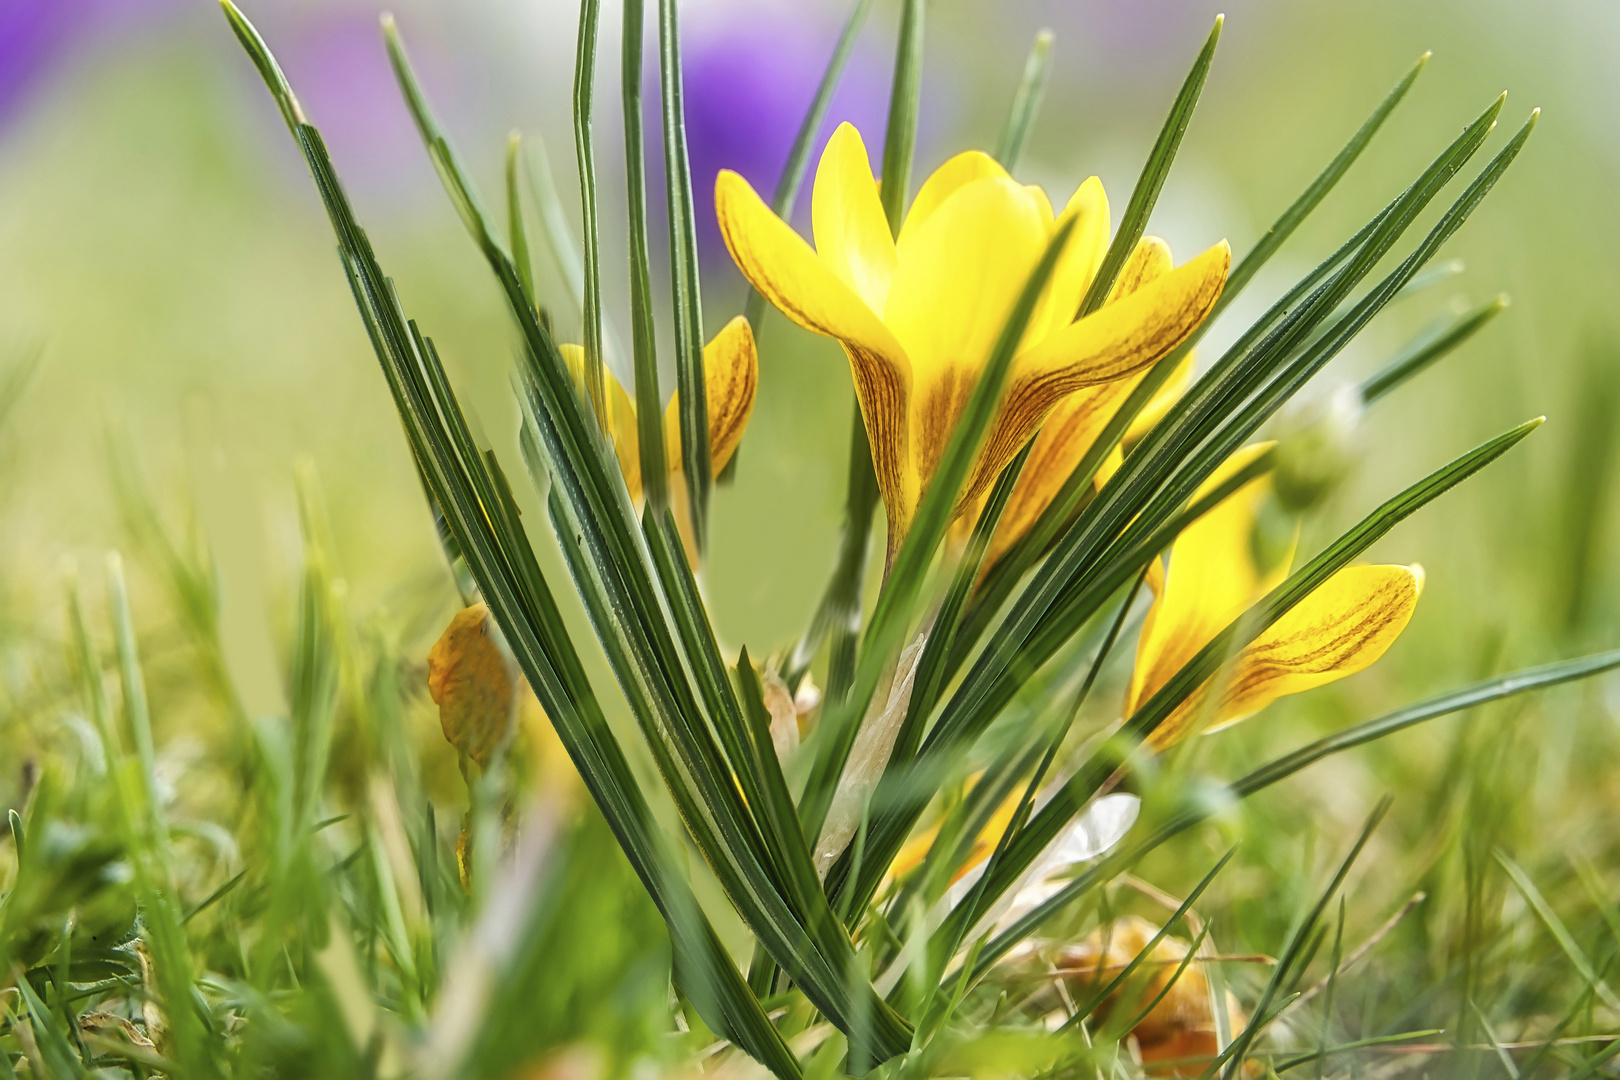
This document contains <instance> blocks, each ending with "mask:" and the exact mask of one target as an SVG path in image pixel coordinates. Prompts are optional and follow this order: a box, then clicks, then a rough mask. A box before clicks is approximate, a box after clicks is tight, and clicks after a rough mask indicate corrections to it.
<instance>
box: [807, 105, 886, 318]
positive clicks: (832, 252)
mask: <svg viewBox="0 0 1620 1080" xmlns="http://www.w3.org/2000/svg"><path fill="white" fill-rule="evenodd" d="M810 223H811V227H812V228H813V230H814V232H815V237H816V254H817V255H819V256H820V257H821V260H822V262H824V263H826V265H827V267H828V269H830V270H831V271H832V272H833V273H834V274H837V275H838V278H839V280H841V281H843V282H844V284H846V285H848V286H849V287H850V288H851V289H853V290H854V291H855V294H856V295H857V296H859V297H860V298H861V299H862V300H864V301H865V302H866V306H867V307H869V308H871V309H872V310H873V311H875V312H881V311H882V310H883V305H884V303H885V302H886V300H887V299H888V295H889V281H890V279H891V278H892V277H893V276H894V267H895V254H894V238H893V235H892V234H891V233H890V231H889V221H888V218H887V217H886V216H885V215H884V213H883V204H882V202H881V201H879V198H878V191H877V187H876V185H875V184H873V182H872V164H871V162H870V161H869V160H868V159H867V156H866V145H865V144H864V143H862V142H861V133H860V132H858V131H856V130H855V127H854V125H852V124H848V123H843V124H839V125H838V130H836V131H834V132H833V134H832V138H830V139H828V140H827V148H826V149H825V150H823V151H822V152H821V163H820V164H819V165H818V166H817V167H816V184H815V190H814V192H813V194H812V195H811V198H810Z"/></svg>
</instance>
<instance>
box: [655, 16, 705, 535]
mask: <svg viewBox="0 0 1620 1080" xmlns="http://www.w3.org/2000/svg"><path fill="white" fill-rule="evenodd" d="M675 4H676V0H658V70H659V74H660V78H661V80H662V88H663V95H664V178H665V192H666V193H667V195H668V202H669V263H670V282H671V287H672V289H673V290H674V296H673V304H674V309H675V387H676V389H677V390H678V391H679V392H680V398H681V403H680V412H681V417H680V420H681V464H682V467H683V469H684V470H685V474H686V494H687V498H688V499H689V500H690V502H689V504H688V513H689V514H690V515H691V520H692V537H693V539H694V540H695V542H696V544H697V549H698V551H699V552H703V551H705V550H707V548H708V536H709V490H710V488H711V487H712V486H713V483H714V477H713V475H712V470H711V462H710V461H709V395H708V389H707V386H708V384H707V383H706V382H705V381H704V377H703V301H702V297H701V294H700V292H699V283H698V253H697V220H696V211H694V210H693V203H692V164H691V161H690V159H689V158H688V156H687V152H686V109H685V105H684V104H683V102H682V88H681V38H680V21H679V18H678V15H677V13H676V10H675Z"/></svg>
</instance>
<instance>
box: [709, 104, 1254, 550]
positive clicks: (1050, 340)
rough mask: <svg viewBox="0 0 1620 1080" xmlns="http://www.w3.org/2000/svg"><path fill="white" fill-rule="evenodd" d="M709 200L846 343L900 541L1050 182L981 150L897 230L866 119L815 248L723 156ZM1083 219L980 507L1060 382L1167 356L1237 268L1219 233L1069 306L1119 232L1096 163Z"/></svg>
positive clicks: (950, 169) (1091, 379)
mask: <svg viewBox="0 0 1620 1080" xmlns="http://www.w3.org/2000/svg"><path fill="white" fill-rule="evenodd" d="M715 208H716V212H717V214H718V217H719V221H720V231H721V233H722V235H723V236H724V237H725V241H726V246H727V247H728V248H729V249H730V251H731V255H732V258H733V259H734V260H735V261H736V263H737V266H738V267H739V268H740V269H741V270H742V272H743V275H744V276H745V277H746V278H747V279H748V280H749V282H750V283H752V284H753V286H754V287H755V288H756V289H758V290H759V291H760V293H761V294H763V295H764V296H765V297H766V298H768V299H769V300H770V301H771V302H772V303H774V304H775V305H776V306H777V307H778V308H780V309H781V310H782V312H783V313H784V314H786V315H787V316H788V317H789V318H790V319H792V320H793V321H794V322H797V323H798V324H799V325H801V326H803V327H805V328H806V329H808V330H812V331H814V332H816V333H819V334H823V335H825V336H828V337H832V338H835V339H837V340H838V341H839V342H840V343H842V345H843V346H844V351H845V352H846V353H847V354H848V356H849V362H850V368H851V370H852V372H853V374H854V380H855V390H856V395H857V398H858V400H859V402H860V408H861V416H862V419H863V420H864V422H865V424H866V430H867V434H868V436H869V437H870V441H871V445H872V462H873V465H874V467H875V469H876V472H877V479H878V488H879V491H880V492H881V493H882V496H883V501H884V506H885V508H886V509H887V511H888V519H889V554H890V557H891V558H892V556H893V554H894V553H895V552H896V551H897V550H898V549H899V544H900V541H901V540H902V539H903V538H904V536H905V534H906V531H907V529H908V527H909V525H910V523H911V519H912V517H913V515H914V514H915V512H916V508H917V503H918V501H919V500H920V499H921V497H922V493H923V491H924V490H925V489H926V488H927V486H928V482H929V480H930V479H931V478H932V476H933V473H934V470H935V468H936V466H937V465H938V462H939V458H940V456H941V454H942V453H943V451H944V449H945V445H946V442H947V440H948V439H949V438H950V435H951V431H952V429H953V428H954V426H955V424H956V421H957V419H958V417H959V416H960V415H961V411H962V408H963V407H964V405H965V404H966V402H967V399H968V397H969V395H970V394H971V393H972V391H973V387H974V385H975V383H976V382H977V380H978V377H979V374H980V372H981V371H982V369H983V367H984V365H985V363H986V362H987V361H988V360H989V354H990V350H991V348H992V347H993V346H994V343H995V339H996V337H997V335H998V334H999V333H1000V331H1001V328H1002V325H1003V324H1004V322H1005V321H1006V317H1007V315H1008V313H1009V312H1010V311H1011V309H1012V306H1013V304H1014V302H1015V301H1016V299H1017V297H1018V294H1019V292H1020V291H1021V290H1022V288H1023V286H1024V283H1025V281H1026V280H1027V279H1028V277H1029V274H1030V272H1031V271H1032V270H1033V269H1034V267H1035V265H1036V263H1037V262H1038V261H1039V260H1040V257H1041V254H1042V253H1043V251H1044V250H1045V248H1046V245H1047V243H1048V242H1049V240H1050V239H1051V237H1052V235H1053V234H1054V233H1055V231H1056V230H1057V228H1058V219H1057V218H1055V217H1054V215H1053V213H1052V206H1051V203H1050V201H1049V200H1048V199H1047V197H1046V194H1045V193H1044V192H1043V191H1042V190H1041V189H1040V188H1038V187H1033V186H1025V185H1021V184H1018V183H1017V182H1015V181H1014V180H1013V179H1012V178H1011V177H1010V176H1009V175H1008V174H1007V172H1006V170H1005V169H1003V168H1002V167H1001V166H1000V165H998V164H997V163H996V162H995V161H994V160H993V159H991V158H990V157H988V156H987V155H985V154H982V153H978V152H977V151H969V152H967V153H963V154H958V155H957V156H956V157H953V158H951V159H950V160H949V161H947V162H945V164H944V165H942V166H940V168H939V169H938V170H937V171H935V173H934V174H933V175H932V176H930V177H929V178H928V180H927V181H926V182H924V184H923V185H922V187H921V188H920V189H918V191H917V195H916V198H915V199H914V200H913V201H912V204H911V209H910V211H909V213H907V215H906V218H905V221H904V223H903V224H902V226H901V228H900V232H899V236H898V238H896V237H893V236H891V233H890V231H889V227H888V224H887V220H886V218H885V217H884V213H883V207H882V205H881V203H880V202H879V198H878V188H877V185H876V183H875V181H874V179H873V175H872V167H871V164H870V162H869V160H868V158H867V154H866V147H865V145H864V144H863V143H862V142H861V137H860V134H859V133H858V132H857V131H856V130H855V128H854V127H852V126H851V125H849V124H843V125H841V126H840V127H839V128H838V130H837V131H836V132H834V133H833V136H832V138H831V140H829V142H828V143H827V148H826V150H825V152H824V153H823V154H822V157H821V162H820V165H819V166H818V168H817V169H816V179H815V189H814V193H813V195H812V199H811V220H812V225H813V231H814V234H815V247H814V248H811V246H810V245H809V244H807V243H806V242H805V241H804V240H803V239H802V238H800V237H799V235H798V234H797V233H795V232H794V231H793V229H792V228H790V227H789V226H788V225H787V224H786V223H785V222H783V221H782V220H781V219H780V218H778V217H777V216H776V215H775V214H774V213H772V212H771V210H770V208H769V207H767V206H766V205H765V203H764V201H763V200H762V199H760V197H759V196H758V194H756V193H755V192H754V190H753V188H751V187H750V186H749V185H748V182H747V181H746V180H744V179H743V178H742V177H741V176H739V175H737V174H736V173H734V172H730V171H722V172H721V173H720V175H719V177H718V178H717V180H716V182H715ZM1064 216H1065V218H1067V217H1071V216H1072V217H1073V218H1074V219H1075V226H1074V231H1073V233H1072V235H1071V237H1070V239H1069V242H1068V244H1067V247H1066V248H1065V250H1064V252H1063V254H1062V257H1061V258H1060V260H1059V262H1058V264H1057V267H1056V269H1055V271H1054V273H1053V274H1052V277H1051V280H1050V281H1049V282H1048V284H1047V287H1046V290H1045V291H1044V292H1043V294H1042V295H1041V297H1040V301H1039V303H1038V304H1037V306H1036V310H1035V312H1034V315H1033V317H1032V318H1031V320H1030V323H1029V326H1028V328H1027V329H1026V331H1025V333H1024V338H1023V341H1022V342H1021V343H1020V348H1019V352H1018V354H1017V356H1016V358H1015V359H1014V362H1013V368H1012V372H1011V376H1010V380H1009V383H1008V387H1007V390H1006V393H1005V396H1004V398H1003V401H1002V405H1001V408H1000V411H999V413H998V415H997V416H996V418H995V420H994V421H993V422H992V424H991V428H990V431H989V433H988V435H987V437H986V440H985V445H984V449H983V450H982V451H981V453H980V456H979V459H978V461H977V462H975V464H974V467H973V470H972V472H971V473H970V475H969V478H968V481H967V483H966V486H965V487H964V490H963V492H962V494H961V497H960V499H959V501H958V504H957V508H956V510H957V513H958V514H960V513H962V512H964V511H967V510H970V509H971V508H972V507H973V506H974V505H975V503H976V502H977V500H978V499H979V498H980V497H981V496H982V495H983V494H984V493H985V491H987V490H988V488H989V486H990V484H991V483H992V482H993V481H994V480H995V477H996V475H997V473H999V472H1000V471H1001V469H1002V467H1003V466H1005V465H1006V464H1007V462H1009V461H1010V460H1012V458H1013V456H1014V455H1015V454H1017V452H1018V450H1019V449H1020V447H1022V446H1023V444H1024V442H1025V441H1027V440H1028V439H1029V438H1030V436H1031V435H1033V434H1034V433H1035V431H1036V429H1037V428H1038V427H1039V426H1040V425H1041V422H1042V421H1043V420H1045V419H1046V418H1047V415H1048V414H1049V413H1050V412H1051V411H1052V409H1053V407H1054V406H1056V405H1057V404H1058V403H1059V402H1060V401H1062V400H1063V399H1064V398H1065V397H1067V396H1069V395H1071V394H1073V393H1074V392H1075V391H1078V390H1082V389H1084V388H1085V387H1090V386H1099V385H1102V384H1106V383H1111V382H1114V381H1116V380H1120V379H1124V378H1126V377H1128V376H1130V375H1133V374H1135V373H1137V372H1139V371H1142V370H1144V369H1145V368H1147V367H1148V366H1149V365H1151V364H1152V363H1154V362H1155V361H1157V360H1158V359H1159V358H1161V357H1162V356H1164V355H1165V354H1166V353H1167V352H1169V351H1170V350H1171V349H1172V348H1174V347H1175V346H1176V345H1178V344H1179V343H1180V342H1181V341H1183V340H1184V339H1185V338H1186V337H1187V335H1188V334H1190V333H1191V332H1192V330H1193V329H1194V328H1195V327H1196V326H1197V325H1198V324H1199V322H1200V321H1201V320H1202V319H1203V318H1204V317H1205V316H1206V315H1207V314H1208V313H1209V310H1210V308H1211V307H1212V306H1213V305H1214V303H1215V300H1216V299H1217V297H1219V295H1220V291H1221V287H1222V286H1223V285H1224V283H1225V281H1226V272H1227V268H1228V266H1229V265H1230V262H1231V251H1230V249H1229V248H1228V247H1227V245H1226V244H1225V243H1224V242H1222V243H1220V244H1217V245H1216V246H1214V247H1213V248H1210V249H1209V250H1208V251H1206V252H1204V253H1203V254H1202V255H1199V256H1198V257H1197V258H1195V259H1193V260H1192V261H1191V262H1189V263H1187V264H1185V265H1184V266H1181V267H1179V268H1176V269H1174V270H1172V271H1170V272H1168V273H1165V274H1163V275H1161V276H1159V277H1158V278H1157V279H1156V280H1152V281H1151V282H1148V283H1146V284H1143V285H1142V287H1140V288H1137V289H1135V290H1134V291H1124V290H1116V292H1117V293H1118V296H1117V298H1116V299H1114V300H1113V302H1111V303H1109V304H1106V305H1104V306H1103V307H1101V308H1099V309H1098V310H1097V311H1095V312H1093V313H1092V314H1091V315H1088V316H1087V317H1086V318H1083V319H1079V320H1076V319H1075V315H1076V313H1077V311H1078V309H1079V306H1080V302H1081V300H1082V298H1083V297H1084V296H1085V293H1086V290H1087V288H1089V286H1090V284H1091V280H1092V278H1093V276H1095V274H1096V272H1097V269H1098V266H1099V265H1100V264H1101V262H1102V259H1103V256H1104V254H1105V252H1106V251H1107V247H1108V233H1109V218H1108V201H1107V197H1106V196H1105V195H1104V193H1103V188H1102V183H1101V181H1099V180H1098V179H1097V178H1096V177H1092V178H1091V179H1089V180H1087V181H1086V182H1085V183H1083V184H1081V185H1080V188H1079V190H1077V191H1076V192H1075V193H1074V196H1073V198H1071V199H1070V200H1069V202H1068V204H1067V206H1066V207H1065V209H1064Z"/></svg>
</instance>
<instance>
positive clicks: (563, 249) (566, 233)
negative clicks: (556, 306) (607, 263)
mask: <svg viewBox="0 0 1620 1080" xmlns="http://www.w3.org/2000/svg"><path fill="white" fill-rule="evenodd" d="M530 145H531V146H532V148H533V149H532V150H531V151H530V157H529V168H528V169H526V170H525V172H526V173H527V174H528V180H529V197H530V198H532V199H533V200H534V206H535V209H536V210H537V211H538V212H539V214H540V227H541V230H542V231H543V232H544V233H545V237H546V249H547V250H548V251H550V252H551V261H552V264H553V265H554V266H556V268H557V274H558V276H559V277H561V278H562V282H563V288H565V289H567V290H568V297H569V300H570V301H571V302H572V304H573V311H574V313H575V314H576V315H581V316H583V315H584V312H585V257H584V256H583V255H581V254H580V250H579V245H578V244H576V243H574V231H573V229H572V228H571V227H570V226H569V224H568V214H567V212H566V211H565V210H564V209H563V204H562V198H561V196H559V195H558V194H557V181H556V179H555V177H554V176H553V174H552V171H551V156H550V155H549V154H547V153H546V142H545V140H544V139H542V138H541V137H540V136H538V135H535V136H534V137H533V138H532V139H531V140H530ZM606 334H607V328H606V326H605V325H604V327H603V336H604V339H605V338H606ZM604 344H605V342H604Z"/></svg>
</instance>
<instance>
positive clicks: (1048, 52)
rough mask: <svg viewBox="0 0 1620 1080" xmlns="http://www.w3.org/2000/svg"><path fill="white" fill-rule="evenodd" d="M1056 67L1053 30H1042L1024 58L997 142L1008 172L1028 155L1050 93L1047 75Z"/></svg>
mask: <svg viewBox="0 0 1620 1080" xmlns="http://www.w3.org/2000/svg"><path fill="white" fill-rule="evenodd" d="M1051 70H1052V31H1050V30H1042V31H1041V32H1040V33H1038V34H1036V35H1035V41H1034V43H1033V44H1031V45H1030V47H1029V56H1028V57H1027V58H1026V59H1025V60H1024V74H1023V77H1022V78H1020V79H1019V80H1018V89H1017V91H1016V92H1014V94H1013V100H1012V108H1011V109H1010V110H1009V111H1008V113H1007V124H1006V126H1005V127H1003V128H1002V129H1001V139H1000V141H999V142H997V143H996V160H997V161H999V162H1001V167H1002V168H1004V169H1006V170H1007V171H1008V172H1012V171H1014V170H1016V169H1017V168H1018V160H1019V159H1020V158H1022V157H1023V156H1024V144H1025V143H1027V142H1029V133H1030V131H1032V130H1033V129H1034V127H1035V117H1036V115H1037V114H1039V113H1040V111H1041V99H1042V98H1043V97H1045V96H1046V77H1047V76H1048V75H1049V74H1051Z"/></svg>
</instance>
